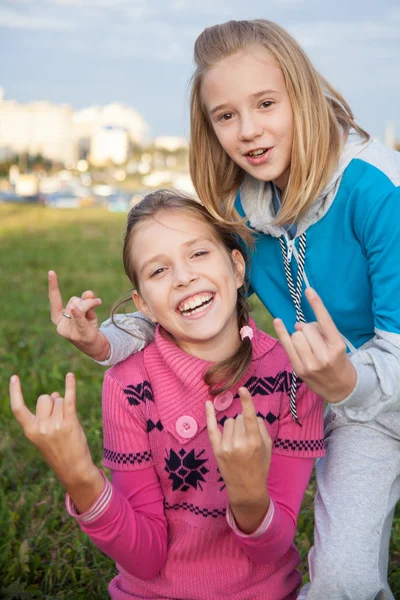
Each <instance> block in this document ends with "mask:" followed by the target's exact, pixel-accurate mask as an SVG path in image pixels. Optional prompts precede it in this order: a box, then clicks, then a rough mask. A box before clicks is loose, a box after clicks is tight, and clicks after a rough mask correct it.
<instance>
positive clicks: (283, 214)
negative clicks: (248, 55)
mask: <svg viewBox="0 0 400 600" xmlns="http://www.w3.org/2000/svg"><path fill="white" fill-rule="evenodd" d="M255 45H261V46H263V47H264V48H265V49H266V50H267V51H268V52H269V54H270V55H271V56H272V57H273V58H274V60H275V61H276V63H277V65H278V66H279V68H280V69H281V71H282V74H283V77H284V79H285V83H286V88H287V91H288V95H289V99H290V103H291V105H292V110H293V119H294V125H293V127H294V131H293V145H292V155H291V164H290V175H289V181H288V184H287V186H286V189H285V190H283V194H282V208H281V210H280V212H279V214H278V217H277V219H276V223H277V224H279V225H284V224H287V223H295V222H297V221H298V219H299V218H300V217H301V216H302V215H304V214H305V213H306V212H307V210H308V209H309V208H310V206H311V205H312V204H313V202H314V201H315V200H316V198H317V197H318V195H319V194H320V193H321V191H322V190H323V189H324V188H325V187H326V185H327V183H328V181H329V179H330V177H331V175H332V173H333V171H334V169H335V166H336V164H337V161H338V159H339V155H340V152H341V150H342V147H343V143H344V141H345V140H346V138H347V135H348V133H349V130H350V128H354V129H355V130H356V131H357V132H358V133H359V134H360V135H361V136H362V137H363V138H364V139H365V140H368V139H369V135H368V133H366V132H365V131H364V130H363V129H361V128H360V127H359V126H358V125H357V124H356V123H355V121H354V116H353V113H352V111H351V109H350V107H349V105H348V104H347V102H346V101H345V100H344V98H343V97H342V96H341V95H340V94H339V92H337V91H336V90H335V89H334V88H333V87H332V86H331V85H330V84H329V83H328V82H327V81H326V80H325V79H324V77H322V75H320V74H319V73H318V71H317V70H316V69H315V68H314V66H313V65H312V63H311V61H310V60H309V58H308V57H307V55H306V54H305V52H304V51H303V50H302V48H301V47H300V46H299V44H298V43H297V42H296V40H295V39H294V38H292V37H291V36H290V35H289V34H288V33H287V32H286V31H285V30H284V29H283V28H282V27H280V26H279V25H277V24H276V23H273V22H272V21H266V20H264V19H256V20H253V21H228V22H227V23H223V24H222V25H214V26H213V27H208V28H207V29H205V30H204V31H203V32H202V33H201V34H200V35H199V37H198V38H197V40H196V42H195V47H194V61H195V64H196V71H195V73H194V75H193V77H192V89H191V100H190V120H191V138H190V148H189V165H190V174H191V176H192V180H193V183H194V187H195V189H196V192H197V194H198V195H199V198H200V200H201V202H202V203H203V204H204V206H205V207H206V208H207V210H208V211H209V212H210V213H211V214H212V215H213V216H214V217H215V218H216V219H219V220H224V221H225V222H226V223H232V222H235V221H237V220H238V218H239V216H238V214H237V211H236V210H235V208H234V202H235V195H236V193H237V191H238V189H239V187H240V185H241V183H242V181H243V178H244V175H245V172H244V171H243V170H242V169H241V168H240V167H239V166H238V165H237V164H236V163H235V162H234V161H233V160H232V159H231V158H230V157H229V156H228V155H227V154H226V152H225V150H224V149H223V148H222V146H221V145H220V143H219V141H218V138H217V136H216V134H215V133H214V130H213V127H212V124H211V122H210V118H209V116H208V114H207V111H206V109H205V106H204V104H203V102H202V98H201V86H202V81H203V78H204V76H205V74H206V73H207V71H208V69H210V68H211V67H213V66H214V65H216V64H217V63H219V62H220V61H221V60H223V59H224V58H227V57H229V56H231V55H233V54H236V53H237V52H244V51H246V50H248V49H249V48H251V47H252V46H253V47H254V46H255Z"/></svg>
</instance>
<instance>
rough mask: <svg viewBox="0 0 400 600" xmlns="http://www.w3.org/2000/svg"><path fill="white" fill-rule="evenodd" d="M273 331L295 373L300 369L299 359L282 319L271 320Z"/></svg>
mask: <svg viewBox="0 0 400 600" xmlns="http://www.w3.org/2000/svg"><path fill="white" fill-rule="evenodd" d="M273 324H274V329H275V331H276V335H277V336H278V339H279V341H280V343H281V344H282V346H283V347H284V349H285V350H286V353H287V355H288V357H289V359H290V362H291V363H292V366H293V369H294V370H295V371H296V372H297V371H299V370H300V369H301V359H300V357H299V355H298V354H297V352H296V349H295V347H294V346H293V341H292V336H290V334H289V332H288V330H287V329H286V327H285V325H284V323H283V321H282V319H274V320H273Z"/></svg>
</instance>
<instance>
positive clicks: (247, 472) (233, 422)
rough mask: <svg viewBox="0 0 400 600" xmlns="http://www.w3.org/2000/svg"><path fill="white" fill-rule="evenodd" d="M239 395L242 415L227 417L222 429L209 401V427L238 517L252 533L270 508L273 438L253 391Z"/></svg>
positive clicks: (213, 447)
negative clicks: (257, 408) (254, 400)
mask: <svg viewBox="0 0 400 600" xmlns="http://www.w3.org/2000/svg"><path fill="white" fill-rule="evenodd" d="M239 396H240V401H241V404H242V414H241V415H238V416H237V417H236V419H226V421H225V423H224V426H223V430H222V432H221V431H220V430H219V428H218V423H217V419H216V416H215V409H214V405H213V403H212V402H210V401H208V402H206V413H207V430H208V435H209V438H210V442H211V446H212V450H213V453H214V456H215V458H216V461H217V464H218V468H219V471H220V473H221V476H222V478H223V480H224V482H225V485H226V489H227V492H228V497H229V502H230V505H231V509H232V512H233V515H234V517H235V520H236V522H237V524H238V526H239V527H240V529H241V530H242V531H244V532H245V533H251V532H253V531H255V530H256V529H257V527H258V526H259V525H260V523H261V522H262V520H263V518H264V516H265V514H266V512H267V510H268V507H269V496H268V489H267V478H268V473H269V467H270V463H271V450H272V441H271V438H270V436H269V434H268V432H267V429H266V427H265V424H264V421H263V420H262V419H261V418H260V417H257V415H256V411H255V408H254V404H253V400H252V397H251V395H250V393H249V391H248V390H247V389H246V388H240V389H239Z"/></svg>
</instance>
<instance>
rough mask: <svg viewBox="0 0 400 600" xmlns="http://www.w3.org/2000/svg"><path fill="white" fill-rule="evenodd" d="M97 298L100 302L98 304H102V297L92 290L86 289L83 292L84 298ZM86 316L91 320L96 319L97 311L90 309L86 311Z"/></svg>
mask: <svg viewBox="0 0 400 600" xmlns="http://www.w3.org/2000/svg"><path fill="white" fill-rule="evenodd" d="M95 298H96V299H97V300H98V304H97V305H96V306H100V304H101V299H100V298H97V297H96V294H95V293H94V292H92V290H86V292H83V294H82V300H92V299H95ZM86 318H87V319H90V320H93V319H96V313H95V312H94V310H92V309H89V310H88V311H87V312H86Z"/></svg>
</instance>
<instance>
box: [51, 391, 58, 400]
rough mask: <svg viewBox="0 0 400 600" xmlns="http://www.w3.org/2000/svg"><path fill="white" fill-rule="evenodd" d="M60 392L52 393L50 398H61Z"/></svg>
mask: <svg viewBox="0 0 400 600" xmlns="http://www.w3.org/2000/svg"><path fill="white" fill-rule="evenodd" d="M59 396H60V394H59V393H58V392H53V393H52V394H50V398H51V399H52V400H53V401H54V400H55V399H56V398H59Z"/></svg>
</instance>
